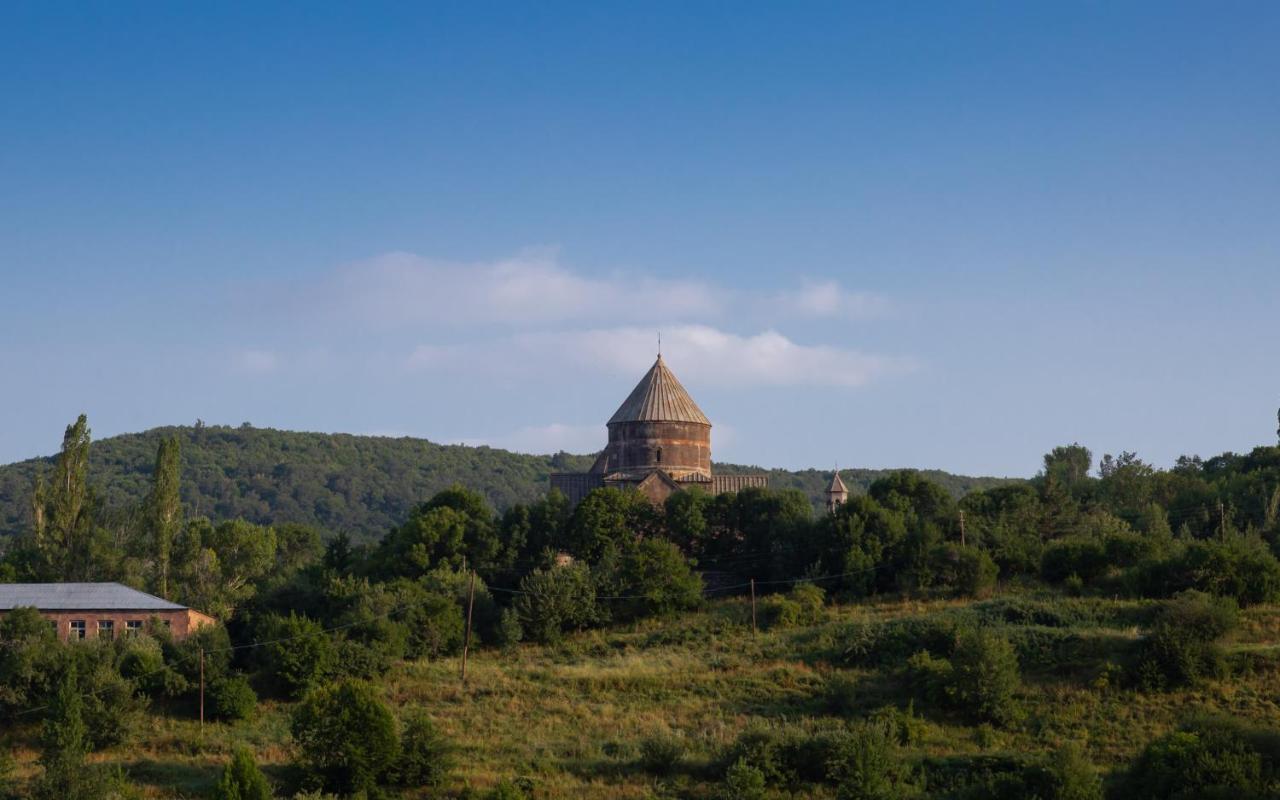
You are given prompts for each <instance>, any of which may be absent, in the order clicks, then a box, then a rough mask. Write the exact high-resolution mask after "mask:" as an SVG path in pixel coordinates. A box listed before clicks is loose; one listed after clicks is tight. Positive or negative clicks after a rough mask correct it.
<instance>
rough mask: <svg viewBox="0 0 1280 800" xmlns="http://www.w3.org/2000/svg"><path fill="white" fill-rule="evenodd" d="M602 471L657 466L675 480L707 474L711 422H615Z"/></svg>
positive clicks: (709, 460) (708, 473) (611, 428)
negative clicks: (605, 463)
mask: <svg viewBox="0 0 1280 800" xmlns="http://www.w3.org/2000/svg"><path fill="white" fill-rule="evenodd" d="M605 455H606V457H607V466H606V467H605V471H606V472H617V471H627V470H635V469H646V468H659V469H662V470H663V471H664V472H666V473H667V474H668V475H670V476H671V477H673V478H675V479H676V480H680V479H682V478H684V477H686V476H688V475H695V474H696V475H702V476H706V477H710V476H711V426H710V425H702V424H700V423H697V422H615V423H614V424H612V425H610V426H609V444H608V446H607V447H606V448H605Z"/></svg>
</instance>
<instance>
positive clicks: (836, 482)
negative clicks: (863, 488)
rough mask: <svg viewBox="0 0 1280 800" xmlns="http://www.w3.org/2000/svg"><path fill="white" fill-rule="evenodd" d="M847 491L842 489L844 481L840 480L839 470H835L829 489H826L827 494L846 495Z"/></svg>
mask: <svg viewBox="0 0 1280 800" xmlns="http://www.w3.org/2000/svg"><path fill="white" fill-rule="evenodd" d="M848 493H849V490H848V489H846V488H844V481H842V480H840V470H836V472H835V475H833V476H832V477H831V487H830V488H829V489H827V494H848Z"/></svg>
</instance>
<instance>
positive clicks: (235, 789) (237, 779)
mask: <svg viewBox="0 0 1280 800" xmlns="http://www.w3.org/2000/svg"><path fill="white" fill-rule="evenodd" d="M272 797H273V795H272V793H271V785H270V784H269V783H267V776H266V775H263V774H262V770H260V769H258V763H257V762H256V761H254V758H253V753H252V752H250V751H249V749H248V748H245V747H237V748H236V750H235V753H234V754H233V755H232V756H231V760H230V761H229V762H227V766H225V767H224V768H223V769H222V777H221V778H219V779H218V785H217V786H215V787H214V790H213V798H214V800H271V798H272Z"/></svg>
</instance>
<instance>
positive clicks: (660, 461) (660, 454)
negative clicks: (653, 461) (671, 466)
mask: <svg viewBox="0 0 1280 800" xmlns="http://www.w3.org/2000/svg"><path fill="white" fill-rule="evenodd" d="M658 463H659V464H661V463H662V448H661V447H659V448H658Z"/></svg>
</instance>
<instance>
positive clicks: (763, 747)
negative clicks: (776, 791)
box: [719, 722, 796, 786]
mask: <svg viewBox="0 0 1280 800" xmlns="http://www.w3.org/2000/svg"><path fill="white" fill-rule="evenodd" d="M788 746H789V742H788V737H787V735H786V732H785V731H783V730H782V729H781V728H777V727H774V726H770V725H768V724H766V723H763V722H753V723H751V724H750V725H748V726H747V728H746V729H745V730H743V731H742V733H740V734H738V738H737V739H736V740H734V742H733V744H732V745H730V746H729V748H728V749H727V750H726V751H725V752H724V753H723V754H721V757H720V759H719V760H720V762H721V764H722V767H721V768H722V769H724V770H726V771H727V770H728V768H729V767H731V766H733V765H734V764H737V763H739V762H742V763H745V764H747V765H748V766H750V767H753V768H754V769H756V770H758V771H759V772H760V774H761V775H762V776H763V777H764V782H765V784H766V785H768V786H781V785H785V784H787V783H789V782H790V781H792V780H794V779H795V777H796V776H795V773H794V772H793V770H792V769H791V764H789V763H788V761H789V759H788V757H787V756H788V752H787V750H788Z"/></svg>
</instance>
